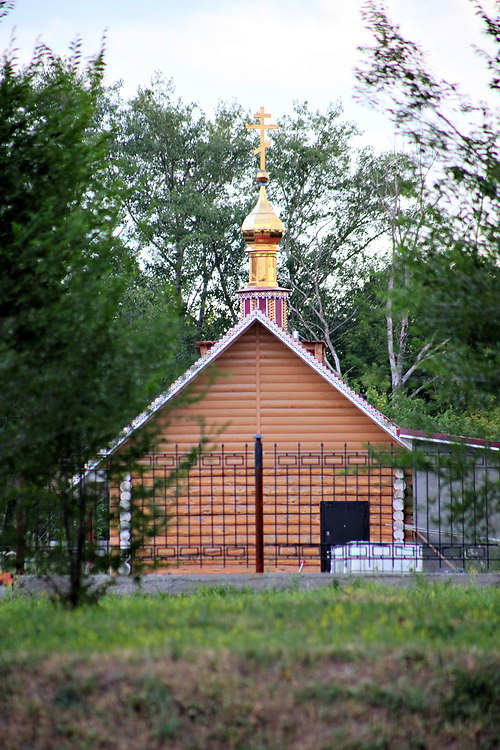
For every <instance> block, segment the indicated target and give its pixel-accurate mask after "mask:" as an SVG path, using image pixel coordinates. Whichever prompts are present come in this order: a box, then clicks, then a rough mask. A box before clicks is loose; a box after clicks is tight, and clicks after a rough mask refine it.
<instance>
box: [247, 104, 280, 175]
mask: <svg viewBox="0 0 500 750" xmlns="http://www.w3.org/2000/svg"><path fill="white" fill-rule="evenodd" d="M254 117H256V118H257V119H258V120H259V123H258V125H247V128H249V129H251V128H252V129H253V128H255V129H257V130H260V145H259V148H256V149H255V151H254V154H260V168H261V170H262V171H263V172H265V170H266V148H267V147H268V146H270V145H271V141H266V137H265V136H266V130H267V129H268V128H279V125H266V123H265V120H264V118H265V117H271V115H269V114H267V112H266V111H265V109H264V107H261V108H260V110H259V111H258V112H257V114H255V115H254Z"/></svg>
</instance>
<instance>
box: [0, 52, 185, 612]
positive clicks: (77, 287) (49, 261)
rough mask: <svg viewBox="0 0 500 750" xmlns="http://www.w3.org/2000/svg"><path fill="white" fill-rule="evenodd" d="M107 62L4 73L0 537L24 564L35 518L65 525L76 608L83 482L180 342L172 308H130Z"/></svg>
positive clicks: (44, 62)
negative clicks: (106, 108)
mask: <svg viewBox="0 0 500 750" xmlns="http://www.w3.org/2000/svg"><path fill="white" fill-rule="evenodd" d="M103 65H104V62H103V55H102V52H100V53H99V54H98V55H97V56H96V57H95V59H94V60H92V61H91V62H90V63H88V64H87V65H83V64H82V62H81V54H80V47H79V44H78V43H77V44H75V45H74V46H73V50H72V54H71V56H70V57H69V59H62V58H60V57H58V56H56V55H55V54H53V53H52V52H51V51H50V50H49V49H47V48H46V47H45V46H43V45H40V46H38V47H37V49H36V50H35V54H34V58H33V60H32V62H31V63H30V64H29V65H28V66H27V67H26V68H24V69H23V68H20V67H19V66H18V65H17V64H16V62H15V58H14V55H13V54H12V53H7V54H6V55H5V57H4V60H3V63H2V66H1V69H0V173H1V175H2V197H1V200H0V363H1V365H0V476H1V485H0V523H1V525H0V535H2V536H3V542H4V544H7V543H8V542H9V541H10V542H11V543H12V544H14V545H16V546H17V553H16V562H17V566H18V569H22V567H23V565H24V558H25V556H26V555H29V554H30V545H31V543H32V542H33V544H36V542H37V535H36V524H37V523H38V520H39V519H40V518H41V517H43V518H45V519H47V518H48V516H49V515H50V514H52V515H53V516H54V517H57V518H58V524H57V533H61V534H62V537H63V538H64V542H65V544H64V560H63V563H64V566H65V567H64V570H65V572H69V574H70V580H71V590H70V594H69V599H70V602H71V604H72V605H74V606H76V605H77V604H78V603H79V602H80V601H81V599H82V597H83V596H84V590H85V587H84V584H83V575H84V572H85V568H86V565H87V563H88V562H90V561H92V560H94V562H95V561H96V557H95V550H94V549H93V548H92V545H90V544H88V543H87V527H88V516H89V503H90V504H91V505H92V503H93V499H92V498H89V495H88V494H86V493H85V492H83V491H81V488H82V486H83V485H82V484H81V483H80V485H79V487H80V489H79V490H77V489H75V488H76V486H77V485H75V479H74V478H75V477H78V476H82V475H84V473H85V466H86V463H87V462H88V461H89V459H90V458H92V457H93V456H95V455H96V453H97V451H98V450H99V449H100V448H102V447H103V446H104V445H105V444H106V443H107V442H108V441H110V440H111V439H112V438H114V437H115V436H116V434H117V433H118V432H119V430H120V429H121V428H122V427H123V426H124V424H126V423H127V421H128V420H129V419H130V418H131V417H132V416H134V415H135V414H137V413H138V412H139V411H140V410H141V409H142V408H143V407H144V404H145V403H146V402H147V399H148V398H149V397H150V396H151V395H152V393H153V392H154V391H155V390H156V388H157V387H158V382H159V380H160V378H161V377H165V374H166V373H168V369H169V360H170V357H171V354H172V351H173V349H174V347H175V325H176V319H175V316H174V315H172V313H171V312H170V311H169V309H168V307H167V305H168V299H165V308H164V309H163V310H160V311H158V310H154V311H152V310H150V311H149V314H148V315H147V318H146V321H144V320H142V321H138V320H137V318H135V319H133V320H130V319H128V318H127V316H126V315H125V314H123V312H122V311H125V309H126V305H124V299H125V298H126V294H127V293H130V290H131V289H132V288H133V284H134V282H135V281H136V279H137V274H138V270H137V267H136V265H135V263H134V261H133V260H132V259H131V257H130V254H129V253H128V252H127V250H126V248H125V247H124V245H123V244H122V242H121V241H120V240H119V239H118V238H117V236H116V229H117V225H118V219H119V203H120V200H121V194H120V186H119V183H118V182H116V181H115V183H114V184H112V185H111V184H110V181H109V175H108V163H109V135H108V134H106V133H103V132H100V131H99V130H98V128H97V111H98V110H97V103H98V100H99V97H100V95H101V80H102V73H103ZM146 326H147V329H148V330H147V334H148V335H147V336H145V333H146V331H145V328H146ZM49 487H51V488H52V489H51V490H48V489H47V488H49ZM31 552H32V550H31Z"/></svg>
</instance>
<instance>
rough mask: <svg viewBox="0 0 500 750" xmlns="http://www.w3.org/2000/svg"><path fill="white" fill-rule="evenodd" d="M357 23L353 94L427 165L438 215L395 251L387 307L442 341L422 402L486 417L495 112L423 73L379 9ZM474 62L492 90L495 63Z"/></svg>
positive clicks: (493, 372)
mask: <svg viewBox="0 0 500 750" xmlns="http://www.w3.org/2000/svg"><path fill="white" fill-rule="evenodd" d="M474 6H475V10H476V14H477V15H478V17H479V18H480V20H481V22H482V24H483V28H484V31H485V34H486V35H487V38H488V40H489V41H490V42H494V43H495V44H498V39H499V38H500V25H499V22H498V19H493V18H490V17H489V16H488V15H487V14H486V12H485V11H484V10H483V9H482V8H481V6H479V5H478V4H477V3H476V4H474ZM363 15H364V19H365V21H366V24H367V26H368V28H369V29H370V30H371V32H372V33H373V36H374V41H375V43H374V45H373V46H372V47H368V48H366V49H365V50H364V51H365V53H366V55H367V62H366V63H365V65H364V66H359V68H358V71H357V76H358V80H359V83H360V90H361V91H362V93H363V95H364V96H365V97H366V98H367V100H368V101H369V103H371V104H372V105H375V106H383V107H385V110H386V111H387V112H388V114H389V115H390V116H391V117H392V119H393V121H394V123H395V125H396V126H397V128H399V130H400V131H401V132H402V133H404V134H405V136H407V137H408V138H409V139H410V141H412V142H413V144H414V145H415V146H416V148H417V149H418V152H419V155H420V159H421V160H422V161H423V162H424V163H426V164H428V165H430V166H431V170H430V173H429V176H430V180H429V181H428V183H427V186H426V192H427V196H428V203H429V204H433V205H437V204H438V203H439V206H440V213H441V216H440V219H439V220H438V221H437V222H434V223H432V222H428V221H427V220H426V225H425V243H424V247H422V246H420V247H408V246H407V245H406V244H405V243H403V247H402V248H401V249H402V250H403V253H402V256H401V257H402V258H403V259H404V268H405V273H406V280H407V286H406V288H402V287H401V285H399V289H397V288H396V285H395V289H394V294H393V295H392V297H391V299H392V301H391V302H390V304H391V305H393V308H394V309H397V310H399V311H400V312H401V311H402V309H403V305H404V307H405V308H406V309H407V310H409V314H410V315H413V316H414V318H415V319H416V320H417V324H418V326H419V328H420V331H422V332H424V333H426V335H427V336H428V337H429V341H431V340H432V341H434V342H444V341H446V342H447V343H446V347H445V348H444V347H443V348H442V351H441V352H440V353H439V356H435V357H433V358H432V359H431V360H430V361H428V362H427V363H426V368H427V369H428V371H429V373H430V374H431V375H432V376H433V378H434V385H433V387H432V388H430V389H428V390H427V393H426V394H424V395H425V397H426V399H427V400H429V399H430V400H431V401H433V402H434V404H435V408H437V409H439V408H441V411H443V412H444V411H446V410H447V409H450V408H451V409H452V410H455V411H456V412H467V413H469V414H472V413H474V412H475V411H477V410H478V409H479V410H485V409H487V410H490V411H491V410H492V409H494V408H495V403H496V397H495V394H496V393H498V372H499V364H500V362H499V359H498V357H499V355H498V351H499V348H498V340H499V333H500V318H499V312H498V304H497V301H496V300H497V295H498V291H497V290H498V282H499V265H498V261H499V253H498V250H499V247H500V243H499V239H500V237H499V230H498V208H499V206H498V179H499V176H500V160H499V153H498V131H499V124H500V123H499V112H498V110H497V109H494V108H493V107H490V106H487V105H486V104H485V103H484V102H480V103H473V102H471V101H470V100H469V99H468V98H466V97H465V96H464V95H462V94H461V93H460V91H459V89H458V87H457V86H456V85H455V84H449V83H447V82H446V81H443V80H440V79H438V78H437V77H435V76H434V75H433V74H431V73H430V72H429V69H428V67H427V65H426V61H425V59H424V56H423V54H422V52H421V50H420V48H419V47H418V45H416V44H415V43H414V42H411V41H409V40H407V39H405V37H404V36H403V34H402V32H401V30H400V28H399V26H397V25H395V24H393V23H392V22H391V21H390V19H389V18H388V15H387V11H386V9H385V7H384V6H383V5H381V4H378V3H374V2H369V3H367V5H366V6H365V9H364V11H363ZM482 55H483V57H484V59H485V60H486V62H487V67H488V70H489V73H490V88H491V90H492V91H495V90H497V89H498V81H499V71H500V68H499V62H500V56H499V55H498V54H493V55H488V54H487V53H485V52H483V53H482ZM403 299H404V302H403Z"/></svg>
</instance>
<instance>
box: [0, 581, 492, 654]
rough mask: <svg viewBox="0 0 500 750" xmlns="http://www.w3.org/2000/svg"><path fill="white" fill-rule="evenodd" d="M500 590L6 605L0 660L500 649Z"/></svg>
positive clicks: (0, 609)
mask: <svg viewBox="0 0 500 750" xmlns="http://www.w3.org/2000/svg"><path fill="white" fill-rule="evenodd" d="M499 623H500V589H497V588H475V587H474V586H470V587H462V586H450V585H443V584H419V585H416V586H414V587H412V588H410V589H393V588H384V587H383V586H380V585H374V584H369V583H366V584H361V585H356V584H355V585H352V586H350V587H349V586H348V587H345V588H335V587H333V586H332V587H331V588H326V589H321V590H319V591H314V592H303V591H286V592H261V593H254V592H251V591H243V592H241V591H240V592H237V591H235V592H229V593H228V592H227V591H224V590H222V591H215V592H211V591H210V590H202V591H201V592H199V593H195V594H192V595H189V596H167V595H157V596H154V597H153V596H149V597H147V596H139V595H137V596H132V597H114V596H107V597H105V598H104V599H103V600H102V602H101V604H100V605H99V606H98V607H85V608H82V609H80V610H77V611H75V612H72V611H68V610H65V609H63V608H61V607H58V606H54V605H53V604H52V603H51V602H50V601H48V600H47V599H45V598H24V597H19V598H7V599H3V600H2V601H1V602H0V633H1V638H0V654H3V655H4V656H6V657H8V658H12V657H15V656H16V655H29V656H32V657H33V656H46V655H48V654H50V653H58V654H60V653H70V654H75V653H79V654H88V653H96V652H106V653H109V652H110V651H111V650H115V649H118V650H120V649H127V650H144V649H148V650H160V651H165V650H166V651H168V652H171V653H175V654H183V655H187V654H189V652H190V651H193V650H199V649H206V648H210V649H228V650H229V651H231V652H237V653H242V652H243V653H250V652H252V653H258V652H260V651H262V652H269V651H273V650H274V651H276V650H278V651H281V652H286V651H291V652H300V651H308V650H311V649H315V648H324V647H334V646H342V647H346V646H349V647H353V648H358V647H363V648H365V647H369V646H373V647H377V646H382V647H386V646H388V645H390V646H403V645H405V646H408V645H412V644H413V645H417V646H423V645H427V644H432V645H435V646H436V645H441V646H446V647H460V646H474V647H476V648H478V649H481V650H489V649H491V648H496V647H498V645H499V632H500V631H499Z"/></svg>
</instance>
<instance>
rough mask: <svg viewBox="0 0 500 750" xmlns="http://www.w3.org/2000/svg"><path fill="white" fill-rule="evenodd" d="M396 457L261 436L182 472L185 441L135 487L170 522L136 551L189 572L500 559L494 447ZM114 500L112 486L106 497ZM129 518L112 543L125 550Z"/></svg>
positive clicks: (462, 564)
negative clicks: (289, 446)
mask: <svg viewBox="0 0 500 750" xmlns="http://www.w3.org/2000/svg"><path fill="white" fill-rule="evenodd" d="M399 456H400V454H399V453H398V451H397V449H396V448H395V447H393V446H391V447H390V448H389V449H388V450H387V451H386V453H385V457H384V462H382V461H381V459H380V457H379V456H376V455H374V454H373V453H372V452H371V451H370V450H369V449H368V450H350V449H348V447H347V446H345V447H344V449H343V450H338V451H331V450H325V449H324V447H323V446H322V445H318V447H317V449H316V450H310V449H308V450H303V449H302V448H301V446H300V444H298V445H297V446H296V448H295V449H294V450H282V449H280V447H279V446H278V445H273V446H270V447H267V446H265V445H264V446H263V445H262V442H261V440H260V438H258V439H257V440H256V441H255V444H254V445H252V444H249V445H246V446H245V448H244V449H242V450H238V451H234V450H226V449H225V447H224V446H221V448H220V450H217V451H209V452H204V453H202V454H201V455H200V456H199V457H198V459H197V461H196V463H195V464H194V465H193V466H192V467H191V468H190V470H189V471H188V472H187V473H186V472H183V471H179V467H181V466H182V463H183V460H184V458H185V455H184V454H183V453H182V451H180V450H179V449H178V448H175V447H173V448H172V450H170V451H166V452H161V453H155V454H152V455H150V456H149V457H148V458H147V460H146V461H144V462H142V465H141V469H140V471H139V472H135V473H133V474H131V475H130V480H129V482H130V493H131V497H132V498H134V495H135V496H136V499H135V502H136V503H143V510H144V512H145V513H146V514H147V513H148V512H150V513H152V515H155V516H156V517H159V518H160V519H163V521H164V523H163V524H160V526H159V528H158V529H157V531H156V532H155V534H154V535H153V536H151V537H149V538H148V537H147V536H146V535H144V537H143V538H142V539H141V544H140V545H139V548H140V549H139V552H138V558H139V560H140V562H141V563H146V564H155V565H156V566H159V567H160V568H161V569H168V570H170V571H171V572H186V573H188V572H218V571H221V572H222V571H226V572H229V571H233V572H238V571H240V572H242V571H254V570H256V571H257V572H260V571H262V570H266V571H267V570H268V571H271V570H272V571H299V570H305V571H318V572H319V571H324V572H339V573H340V572H343V573H355V572H366V573H370V572H382V573H390V572H394V573H403V572H409V571H411V570H416V571H419V570H440V569H444V570H449V571H460V570H471V569H476V570H491V569H495V568H496V567H500V523H499V521H500V513H499V492H498V490H499V487H498V477H499V462H498V454H493V453H492V452H491V451H490V452H488V451H481V452H473V453H472V454H471V455H469V454H467V455H466V456H465V457H462V458H461V459H460V460H459V459H458V458H457V457H453V456H452V454H450V453H449V452H448V451H446V450H442V451H435V450H433V451H432V452H431V455H430V456H429V457H428V458H427V465H426V466H425V467H423V468H422V467H421V468H418V469H417V468H402V467H401V466H400V464H399V458H398V457H399ZM119 497H120V488H119V487H117V486H115V487H112V486H110V488H109V498H110V502H111V503H112V504H113V503H115V504H116V503H118V502H119V501H120V500H119ZM139 498H142V499H139ZM148 507H149V510H148ZM123 526H125V527H126V523H125V524H124V525H123V524H122V527H120V526H118V527H116V528H112V529H111V532H110V543H111V544H112V545H121V547H122V550H123V552H124V555H126V549H127V529H126V528H125V534H124V537H123ZM120 534H122V536H120Z"/></svg>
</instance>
